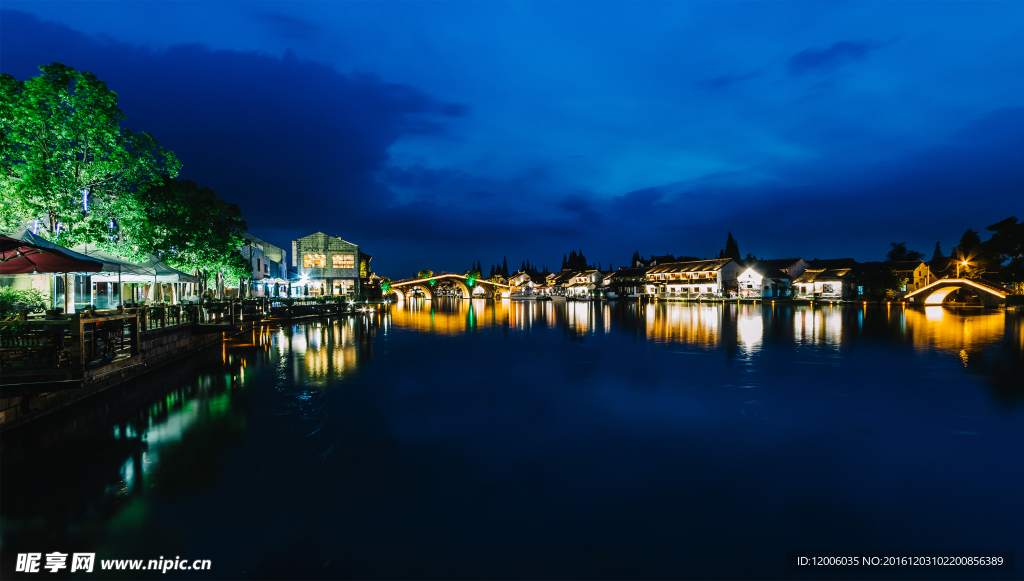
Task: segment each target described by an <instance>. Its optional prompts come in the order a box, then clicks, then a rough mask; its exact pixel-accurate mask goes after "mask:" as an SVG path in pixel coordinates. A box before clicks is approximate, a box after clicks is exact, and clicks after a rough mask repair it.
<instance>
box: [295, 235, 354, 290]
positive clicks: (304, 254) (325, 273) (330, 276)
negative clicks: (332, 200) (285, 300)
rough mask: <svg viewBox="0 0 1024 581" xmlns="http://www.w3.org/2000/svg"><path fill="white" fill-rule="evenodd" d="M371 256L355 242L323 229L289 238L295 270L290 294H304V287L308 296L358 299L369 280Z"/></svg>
mask: <svg viewBox="0 0 1024 581" xmlns="http://www.w3.org/2000/svg"><path fill="white" fill-rule="evenodd" d="M371 258H372V257H371V256H370V255H369V254H366V253H364V252H362V251H361V250H360V249H359V245H358V244H352V243H351V242H346V241H345V240H342V239H341V238H336V237H334V236H328V235H327V234H324V233H323V232H317V233H315V234H310V235H309V236H303V237H302V238H299V239H298V240H292V266H293V267H295V269H296V270H297V273H298V281H292V288H293V294H295V293H296V292H299V293H303V294H305V293H306V289H308V293H309V295H310V296H323V295H340V296H346V297H348V298H349V299H352V300H362V299H363V298H364V295H365V291H366V289H367V287H368V285H369V282H370V260H371ZM296 288H298V291H296V290H295V289H296Z"/></svg>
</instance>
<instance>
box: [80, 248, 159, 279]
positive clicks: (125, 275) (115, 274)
mask: <svg viewBox="0 0 1024 581" xmlns="http://www.w3.org/2000/svg"><path fill="white" fill-rule="evenodd" d="M72 250H74V251H75V252H78V253H80V254H84V255H86V256H88V257H89V258H90V259H93V260H101V261H103V262H108V263H111V264H114V265H115V266H116V268H114V269H113V270H112V271H111V270H106V269H104V271H103V273H101V274H94V275H92V280H93V281H94V282H114V281H119V282H122V283H124V282H141V283H149V282H153V277H155V276H156V270H155V269H153V268H151V267H149V266H146V265H143V264H135V263H133V262H128V261H127V260H124V259H121V258H118V257H116V256H114V255H113V254H107V253H106V252H103V251H102V250H100V249H99V248H96V247H95V246H92V245H89V244H79V245H78V246H75V247H74V248H72Z"/></svg>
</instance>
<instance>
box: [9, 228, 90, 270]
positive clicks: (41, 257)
mask: <svg viewBox="0 0 1024 581" xmlns="http://www.w3.org/2000/svg"><path fill="white" fill-rule="evenodd" d="M53 246H55V248H51V247H48V246H43V245H39V244H33V243H31V242H26V241H24V240H19V239H17V238H11V237H9V236H0V274H39V273H51V272H99V271H100V270H101V269H102V268H103V265H102V264H101V263H100V262H98V261H96V260H90V259H88V258H86V257H84V256H80V255H77V254H75V253H74V252H71V251H68V250H66V249H64V248H60V247H59V246H56V245H53Z"/></svg>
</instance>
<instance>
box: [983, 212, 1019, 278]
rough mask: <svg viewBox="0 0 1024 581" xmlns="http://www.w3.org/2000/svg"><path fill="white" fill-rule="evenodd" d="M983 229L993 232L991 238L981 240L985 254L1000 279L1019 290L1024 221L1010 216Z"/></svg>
mask: <svg viewBox="0 0 1024 581" xmlns="http://www.w3.org/2000/svg"><path fill="white" fill-rule="evenodd" d="M985 229H986V230H988V231H990V232H993V234H992V238H990V239H988V240H986V241H985V242H983V244H984V246H985V249H986V254H987V255H989V256H991V257H992V262H993V263H994V265H995V267H996V268H997V269H998V272H999V275H1000V278H1001V279H1002V281H1003V282H1004V283H1009V284H1011V285H1012V286H1013V287H1014V288H1015V289H1016V291H1017V292H1018V293H1019V292H1021V287H1022V283H1024V222H1018V221H1017V218H1016V216H1011V217H1009V218H1007V219H1005V220H1002V221H1000V222H996V223H995V224H992V225H991V226H986V227H985Z"/></svg>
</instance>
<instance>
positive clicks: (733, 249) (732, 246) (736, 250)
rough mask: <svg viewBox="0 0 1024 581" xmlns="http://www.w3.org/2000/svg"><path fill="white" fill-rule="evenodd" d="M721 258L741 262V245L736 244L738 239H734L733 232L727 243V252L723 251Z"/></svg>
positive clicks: (719, 255)
mask: <svg viewBox="0 0 1024 581" xmlns="http://www.w3.org/2000/svg"><path fill="white" fill-rule="evenodd" d="M718 257H719V258H731V259H733V260H735V261H736V262H739V261H740V245H739V244H737V243H736V239H735V238H733V237H732V232H729V237H728V238H727V239H726V241H725V250H722V251H721V252H719V254H718Z"/></svg>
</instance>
